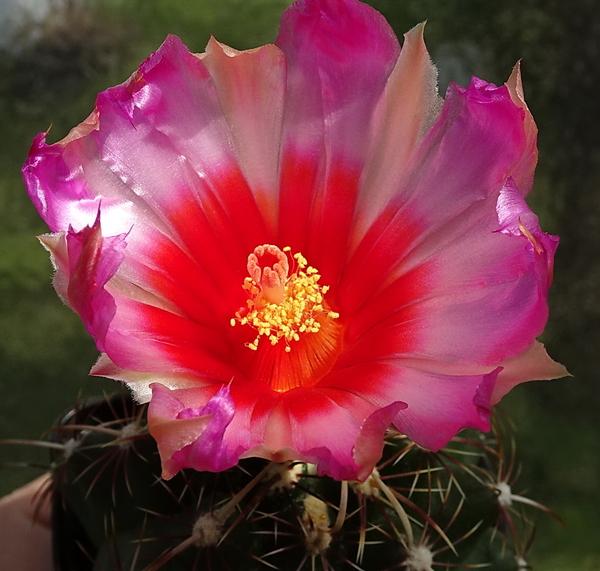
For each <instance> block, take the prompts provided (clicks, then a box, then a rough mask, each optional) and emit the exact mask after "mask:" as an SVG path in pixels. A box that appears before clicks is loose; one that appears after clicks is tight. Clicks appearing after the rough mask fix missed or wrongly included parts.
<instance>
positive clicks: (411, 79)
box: [352, 24, 442, 245]
mask: <svg viewBox="0 0 600 571" xmlns="http://www.w3.org/2000/svg"><path fill="white" fill-rule="evenodd" d="M424 28H425V25H424V24H419V25H418V26H415V27H414V28H413V29H412V30H410V32H408V33H407V34H405V35H404V44H403V45H402V51H401V52H400V57H399V58H398V61H397V62H396V65H395V66H394V69H393V71H392V73H391V75H390V77H389V79H388V82H387V85H386V86H385V90H384V92H383V94H382V96H381V98H380V100H379V102H378V103H377V107H376V108H375V111H374V114H373V118H372V122H371V133H370V141H369V149H368V155H367V157H368V158H367V160H366V163H365V171H364V173H363V181H362V185H361V190H360V196H359V203H358V208H357V210H358V213H357V218H356V221H355V226H354V236H353V239H352V243H353V245H355V244H356V243H357V242H358V241H359V240H360V238H362V236H363V235H364V233H365V232H366V230H367V229H368V228H369V226H370V225H371V224H372V223H373V222H374V221H375V219H376V218H377V216H378V215H379V214H380V212H381V211H382V209H383V208H384V206H385V205H386V204H387V202H388V201H389V200H390V199H392V198H393V197H394V196H395V195H396V193H397V191H398V188H399V185H400V184H401V182H402V179H403V178H404V176H406V173H407V170H408V168H409V167H410V163H411V158H412V156H413V154H414V153H415V151H416V150H417V148H418V143H419V142H420V140H421V139H422V138H423V136H424V135H425V133H426V131H427V130H428V129H429V127H431V125H432V123H433V122H434V121H435V119H436V116H437V114H438V113H439V111H440V109H441V106H442V100H441V98H440V97H439V96H438V91H437V68H436V67H435V66H434V65H433V63H432V62H431V59H430V57H429V54H428V53H427V48H426V47H425V42H424V41H423V31H424Z"/></svg>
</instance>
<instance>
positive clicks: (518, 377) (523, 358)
mask: <svg viewBox="0 0 600 571" xmlns="http://www.w3.org/2000/svg"><path fill="white" fill-rule="evenodd" d="M500 366H501V367H502V371H500V374H499V375H498V379H497V381H496V386H495V387H494V392H493V394H492V404H496V403H498V402H499V401H500V399H501V398H502V397H503V396H504V395H505V394H507V393H508V392H509V391H511V390H512V389H513V388H514V387H515V386H517V385H518V384H520V383H524V382H526V381H549V380H552V379H561V378H563V377H570V376H571V375H570V374H569V371H567V369H566V368H565V367H564V366H563V365H561V364H560V363H557V362H556V361H553V360H552V359H551V358H550V357H549V356H548V353H546V349H545V348H544V345H542V344H541V343H540V342H539V341H534V342H533V343H532V344H531V345H530V346H529V347H528V348H527V349H525V351H523V352H521V353H519V354H518V355H517V356H516V357H512V358H510V359H506V360H505V361H503V362H502V363H501V364H500Z"/></svg>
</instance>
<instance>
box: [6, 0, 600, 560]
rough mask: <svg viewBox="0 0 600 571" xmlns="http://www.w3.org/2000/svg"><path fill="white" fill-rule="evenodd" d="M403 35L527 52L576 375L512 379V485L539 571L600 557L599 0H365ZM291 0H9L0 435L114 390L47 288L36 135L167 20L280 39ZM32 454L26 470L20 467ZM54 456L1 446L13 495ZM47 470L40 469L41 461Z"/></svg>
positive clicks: (567, 356)
mask: <svg viewBox="0 0 600 571" xmlns="http://www.w3.org/2000/svg"><path fill="white" fill-rule="evenodd" d="M368 3H369V4H371V5H373V6H374V7H375V8H377V9H378V10H379V11H381V12H382V13H383V14H384V15H385V16H386V17H387V19H388V21H389V22H390V23H391V24H392V26H393V27H394V29H395V30H396V32H397V34H398V35H399V36H401V35H402V34H403V33H404V32H405V31H407V30H408V29H410V28H411V27H412V26H414V25H415V24H417V23H418V22H421V21H423V20H427V21H428V23H427V27H426V33H425V34H426V41H427V44H428V47H429V50H430V52H431V55H432V58H433V60H434V61H435V62H436V63H437V65H438V67H439V69H440V91H441V92H442V93H443V92H444V91H445V88H446V86H447V84H448V82H449V81H451V80H453V81H456V82H457V83H459V84H461V85H465V84H466V83H468V81H469V78H470V75H477V76H479V77H482V78H484V79H487V80H488V81H493V82H495V83H497V84H501V83H503V82H504V81H505V80H506V79H507V78H508V76H509V74H510V71H511V69H512V67H513V65H514V64H515V62H516V61H517V60H519V59H521V60H522V70H523V79H524V84H525V92H526V97H527V102H528V104H529V106H530V108H531V110H532V112H533V114H534V117H535V118H536V121H537V123H538V126H539V129H540V134H539V148H540V160H539V166H538V171H537V178H536V184H535V187H534V191H533V193H532V195H531V197H530V203H531V205H532V206H533V208H534V210H535V211H536V212H537V213H538V214H539V216H540V218H541V221H542V226H543V228H544V229H545V230H546V231H547V232H551V233H553V234H559V235H560V236H561V245H560V248H559V251H558V255H557V258H556V270H555V282H554V285H553V288H552V295H551V318H550V322H549V325H548V328H547V332H546V333H545V335H544V338H543V341H544V342H545V343H546V344H547V346H548V349H549V352H550V354H551V355H552V356H553V357H554V358H555V359H556V360H558V361H561V362H562V363H564V364H565V365H566V366H567V368H568V369H569V370H570V372H571V373H572V374H573V375H574V378H572V379H565V380H560V381H554V382H550V383H548V382H537V383H529V384H528V385H524V386H520V387H518V388H517V389H515V390H514V391H513V392H512V393H511V394H510V395H509V396H508V397H507V398H506V399H505V400H504V401H503V403H502V406H503V408H504V409H505V410H506V411H508V413H509V414H510V416H511V417H512V418H513V420H514V422H515V425H516V427H517V433H516V442H517V447H518V454H519V459H520V460H521V461H522V463H523V468H522V474H521V477H520V480H519V483H518V484H517V486H516V487H515V491H516V492H517V493H518V492H526V493H527V494H528V495H529V497H532V498H533V499H535V500H537V501H539V502H542V503H544V504H545V505H547V506H549V507H550V508H551V509H552V510H554V511H556V512H557V513H559V514H560V515H561V517H562V518H563V519H564V520H565V521H566V527H565V528H563V527H562V526H561V525H560V524H559V523H558V522H556V521H555V520H553V519H552V518H550V517H549V516H545V515H544V514H542V513H540V516H539V518H538V526H537V536H536V541H535V544H534V548H533V550H532V554H531V557H530V562H531V563H532V565H533V568H534V569H536V570H540V571H541V570H548V571H597V570H599V569H600V542H599V541H598V537H599V535H600V420H599V414H600V390H599V388H600V383H599V380H598V372H599V371H600V95H599V94H600V71H599V69H600V68H599V65H598V62H599V61H600V3H599V2H598V0H571V1H570V2H568V3H567V2H564V1H562V0H503V1H502V2H490V1H489V0H452V1H451V2H442V1H440V0H370V1H369V2H368ZM287 4H289V1H288V0H193V1H190V0H1V2H0V439H3V438H33V439H34V438H39V437H40V435H41V434H42V433H43V432H44V430H46V429H47V428H48V427H49V426H51V425H52V423H53V422H54V420H55V419H56V418H57V416H59V415H60V414H61V413H62V412H64V411H66V410H68V409H69V408H70V407H72V405H73V403H74V402H75V400H76V399H77V398H78V397H79V396H80V395H93V394H101V393H102V391H111V390H114V388H115V385H114V383H112V382H109V381H103V380H100V379H96V378H89V377H87V372H88V370H89V368H90V366H91V364H92V363H93V362H94V361H95V359H96V355H97V353H96V349H95V347H94V346H93V343H92V342H91V341H90V339H89V338H88V337H87V335H86V333H85V331H84V329H83V327H82V326H81V324H80V323H79V320H78V318H76V317H75V315H74V314H73V313H72V312H71V311H70V310H68V309H67V308H65V307H64V306H62V305H61V302H60V301H59V300H58V298H57V296H56V294H55V293H54V291H53V289H52V288H51V285H50V275H51V267H50V263H49V261H48V257H47V255H46V252H45V251H44V250H43V249H42V247H41V246H40V245H39V243H38V242H37V240H36V238H35V236H36V235H37V234H40V233H43V232H45V231H46V228H45V227H44V224H43V223H42V222H41V221H40V220H39V218H38V215H37V213H36V212H35V210H34V208H33V207H32V205H31V204H30V203H29V201H28V199H27V198H26V195H25V191H24V188H23V184H22V181H21V177H20V167H21V165H22V163H23V161H24V159H25V157H26V155H27V151H28V148H29V145H30V142H31V139H32V138H33V137H34V135H35V134H36V133H38V132H39V131H43V130H46V129H47V128H48V127H49V126H50V125H52V131H51V134H50V136H49V139H50V141H51V142H54V141H56V140H58V139H60V138H62V137H63V136H64V135H66V133H67V132H68V130H69V129H70V128H71V127H72V126H74V125H76V124H77V123H79V122H80V121H82V120H83V119H84V118H85V117H86V116H87V115H88V114H89V112H90V111H91V110H92V108H93V106H94V99H95V95H96V93H97V92H98V91H101V90H103V89H105V88H106V87H108V86H111V85H114V84H116V83H120V82H122V81H124V80H125V79H126V78H127V77H128V76H129V75H130V74H131V73H132V72H133V71H134V70H135V69H136V68H137V66H138V64H139V62H141V61H142V60H143V59H144V58H145V57H147V55H149V53H150V52H151V51H153V50H155V49H156V48H157V47H158V46H159V45H160V43H161V42H162V41H163V40H164V38H165V36H166V35H167V34H168V33H175V34H177V35H179V36H180V37H181V38H182V39H183V41H184V42H185V43H186V44H187V45H188V47H189V48H190V49H191V50H192V51H203V49H204V46H205V45H206V42H207V40H208V38H209V35H210V34H213V35H214V36H215V37H216V38H217V39H219V40H220V41H222V42H225V43H227V44H229V45H232V46H233V47H236V48H238V49H244V48H249V47H255V46H257V45H261V44H264V43H268V42H271V41H273V40H274V38H275V36H276V32H277V26H278V21H279V17H280V15H281V12H282V11H283V9H284V8H285V7H286V6H287ZM26 464H27V465H29V467H26V466H25V465H26ZM45 465H47V454H46V453H45V452H44V451H40V450H37V449H34V448H29V447H24V446H18V447H17V446H10V447H9V446H6V445H3V446H0V495H3V494H5V493H7V492H9V491H10V490H12V489H13V488H15V487H16V486H18V485H20V484H22V483H24V482H25V481H27V480H29V479H31V478H32V477H34V476H36V475H38V474H39V473H40V469H43V466H45ZM36 466H38V467H36Z"/></svg>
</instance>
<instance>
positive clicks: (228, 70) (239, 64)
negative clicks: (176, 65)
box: [202, 38, 286, 229]
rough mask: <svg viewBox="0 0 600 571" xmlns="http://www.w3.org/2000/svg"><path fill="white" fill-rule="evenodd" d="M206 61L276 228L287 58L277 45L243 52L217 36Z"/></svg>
mask: <svg viewBox="0 0 600 571" xmlns="http://www.w3.org/2000/svg"><path fill="white" fill-rule="evenodd" d="M202 62H203V63H204V65H205V66H206V68H207V69H208V71H209V73H210V74H211V77H212V79H213V82H214V84H215V89H216V92H217V94H218V97H219V102H220V104H221V109H222V110H223V114H224V116H225V120H226V121H227V125H228V128H229V132H230V133H231V138H232V141H233V145H234V148H235V152H236V156H237V159H238V162H239V164H240V167H241V169H242V171H243V173H244V176H245V178H246V180H247V181H248V184H249V187H250V189H251V190H252V192H253V194H254V196H255V197H256V201H257V203H258V204H259V206H260V211H261V213H262V214H263V215H264V216H265V218H266V219H267V221H268V223H269V225H270V226H271V227H272V228H273V229H275V227H276V221H277V208H278V204H279V196H278V190H279V177H280V173H279V159H280V157H279V153H280V140H281V129H282V120H283V104H284V95H285V80H286V62H285V58H284V55H283V53H282V52H281V51H280V50H279V49H278V48H277V47H276V46H273V45H267V46H263V47H261V48H258V49H255V50H248V51H243V52H239V51H237V50H234V49H232V48H230V47H228V46H225V45H223V44H220V43H219V42H217V41H216V40H215V39H214V38H211V40H210V41H209V43H208V46H207V47H206V54H205V55H203V56H202Z"/></svg>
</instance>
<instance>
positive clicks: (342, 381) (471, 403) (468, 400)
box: [320, 361, 500, 450]
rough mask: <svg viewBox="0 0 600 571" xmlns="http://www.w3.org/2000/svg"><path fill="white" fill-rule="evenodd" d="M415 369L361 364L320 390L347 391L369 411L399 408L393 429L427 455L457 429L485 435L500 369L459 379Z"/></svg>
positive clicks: (329, 379) (395, 364) (399, 364)
mask: <svg viewBox="0 0 600 571" xmlns="http://www.w3.org/2000/svg"><path fill="white" fill-rule="evenodd" d="M416 365H417V364H416V363H415V362H413V363H412V366H410V365H409V366H407V365H405V364H404V363H403V362H402V361H396V362H388V363H377V362H369V363H361V364H357V365H354V366H352V367H346V368H344V369H342V370H340V371H335V372H332V373H331V374H330V375H329V376H328V377H327V378H326V379H323V381H322V382H321V384H320V386H323V385H327V386H328V387H330V388H337V389H338V390H344V391H348V392H350V393H353V394H355V395H357V396H359V397H361V398H363V399H364V400H365V401H367V402H369V403H371V404H372V405H373V406H375V407H382V408H383V406H385V404H384V403H389V402H402V403H404V405H405V406H403V407H402V408H401V409H400V410H399V412H398V413H397V414H396V416H395V418H394V419H393V424H394V425H395V426H396V428H397V429H398V430H400V431H401V432H403V433H404V434H406V435H408V436H409V437H410V438H411V439H412V440H413V441H414V442H416V443H417V444H419V445H420V446H423V447H424V448H428V449H430V450H438V449H440V448H441V447H443V446H445V445H446V444H447V443H448V441H449V440H450V439H451V438H452V437H453V436H455V435H456V434H457V433H458V432H459V431H460V430H462V429H463V428H476V429H479V430H484V431H488V430H489V420H490V414H491V412H490V411H491V406H492V405H491V398H492V393H493V390H494V386H495V383H496V378H497V376H498V374H499V372H500V368H496V369H494V370H492V371H489V372H483V373H476V374H463V375H460V374H444V373H443V372H435V371H430V370H427V368H424V369H420V368H417V366H416ZM425 366H426V364H425Z"/></svg>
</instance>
